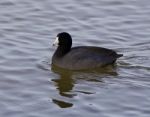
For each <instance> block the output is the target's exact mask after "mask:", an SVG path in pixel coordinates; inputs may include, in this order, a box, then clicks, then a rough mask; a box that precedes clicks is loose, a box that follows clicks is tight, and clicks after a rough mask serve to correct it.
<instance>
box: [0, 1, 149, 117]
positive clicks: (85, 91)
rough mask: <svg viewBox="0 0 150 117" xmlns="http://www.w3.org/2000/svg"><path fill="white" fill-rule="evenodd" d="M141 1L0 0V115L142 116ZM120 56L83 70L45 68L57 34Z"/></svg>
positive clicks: (145, 8)
mask: <svg viewBox="0 0 150 117" xmlns="http://www.w3.org/2000/svg"><path fill="white" fill-rule="evenodd" d="M149 4H150V1H149V0H124V1H123V0H94V1H91V0H85V1H76V0H64V1H61V0H28V1H27V0H26V1H23V0H1V1H0V16H1V18H0V76H1V77H0V105H1V106H0V110H1V111H0V116H1V117H49V116H53V117H66V116H67V117H77V116H79V117H87V116H89V117H91V116H92V117H100V116H101V117H131V116H132V117H149V116H150V103H149V102H150V78H149V76H150V62H149V61H150V17H149V14H150V5H149ZM62 31H67V32H69V33H70V34H71V35H72V37H73V46H79V45H91V46H101V47H107V48H111V49H114V50H116V51H117V52H119V53H123V54H124V57H122V58H120V59H119V60H118V61H117V64H116V65H115V66H108V67H107V68H104V69H99V70H91V71H68V70H60V69H57V68H51V57H52V55H53V53H54V51H55V49H56V48H54V47H52V42H53V40H54V38H55V36H56V35H57V33H59V32H62Z"/></svg>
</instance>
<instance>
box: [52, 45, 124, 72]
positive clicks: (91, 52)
mask: <svg viewBox="0 0 150 117" xmlns="http://www.w3.org/2000/svg"><path fill="white" fill-rule="evenodd" d="M56 51H57V50H56ZM121 56H123V55H122V54H117V53H116V52H115V51H113V50H110V49H106V48H101V47H92V46H79V47H74V48H71V50H70V51H69V52H68V53H66V54H65V55H63V56H61V57H59V56H57V54H56V52H55V53H54V55H53V57H52V64H53V65H56V66H58V67H61V68H65V69H70V70H83V69H93V68H98V67H102V66H105V65H108V64H113V63H114V62H115V61H116V60H117V58H119V57H121Z"/></svg>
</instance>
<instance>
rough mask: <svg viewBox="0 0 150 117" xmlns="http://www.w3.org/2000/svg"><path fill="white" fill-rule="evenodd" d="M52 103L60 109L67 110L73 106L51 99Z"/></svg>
mask: <svg viewBox="0 0 150 117" xmlns="http://www.w3.org/2000/svg"><path fill="white" fill-rule="evenodd" d="M52 101H53V102H54V103H55V104H57V105H58V106H59V107H61V108H69V107H72V106H73V104H72V103H68V102H64V101H60V100H56V99H53V100H52Z"/></svg>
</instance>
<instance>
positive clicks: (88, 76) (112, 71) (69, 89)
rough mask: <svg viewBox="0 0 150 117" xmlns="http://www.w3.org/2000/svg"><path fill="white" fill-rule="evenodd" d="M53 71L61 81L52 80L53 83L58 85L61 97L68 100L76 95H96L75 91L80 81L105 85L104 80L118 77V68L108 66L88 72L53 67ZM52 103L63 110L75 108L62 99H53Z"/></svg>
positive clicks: (82, 90)
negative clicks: (109, 77)
mask: <svg viewBox="0 0 150 117" xmlns="http://www.w3.org/2000/svg"><path fill="white" fill-rule="evenodd" d="M52 71H53V72H55V73H57V74H59V75H60V78H59V79H52V81H53V82H55V83H56V89H57V90H58V91H59V94H60V96H63V97H67V98H73V97H74V96H76V95H77V94H75V93H83V94H88V95H90V94H94V93H93V92H90V91H84V89H81V90H78V91H77V90H76V91H75V90H73V88H74V85H75V84H77V82H78V81H80V80H83V81H88V82H101V83H103V78H106V77H107V76H116V75H117V72H116V66H108V67H106V68H101V69H94V70H86V71H85V70H84V71H70V70H65V69H61V68H58V67H56V66H52ZM52 101H53V103H55V104H57V105H58V106H59V107H61V108H69V107H72V106H73V103H71V102H66V101H63V100H60V99H59V100H58V99H52Z"/></svg>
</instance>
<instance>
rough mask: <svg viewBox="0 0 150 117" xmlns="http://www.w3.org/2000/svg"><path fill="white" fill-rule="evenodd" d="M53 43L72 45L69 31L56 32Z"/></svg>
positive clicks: (68, 46) (69, 46)
mask: <svg viewBox="0 0 150 117" xmlns="http://www.w3.org/2000/svg"><path fill="white" fill-rule="evenodd" d="M54 45H58V46H65V47H67V48H71V46H72V38H71V35H70V34H69V33H66V32H62V33H59V34H57V37H56V40H55V42H54Z"/></svg>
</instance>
